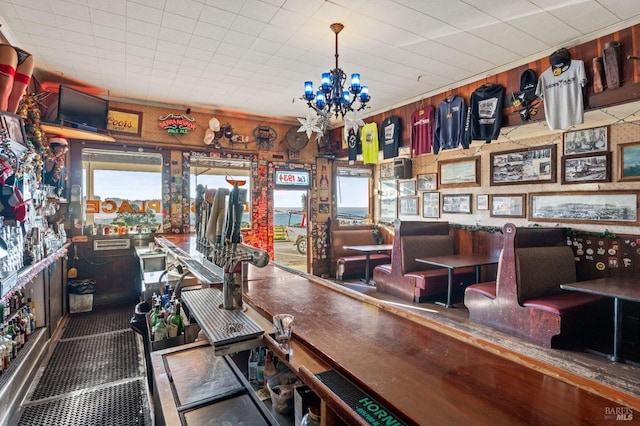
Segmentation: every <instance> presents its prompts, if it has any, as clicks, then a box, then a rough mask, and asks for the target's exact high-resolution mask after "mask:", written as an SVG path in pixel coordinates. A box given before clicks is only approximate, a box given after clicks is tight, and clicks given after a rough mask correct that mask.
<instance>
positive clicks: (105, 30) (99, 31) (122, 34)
mask: <svg viewBox="0 0 640 426" xmlns="http://www.w3.org/2000/svg"><path fill="white" fill-rule="evenodd" d="M93 35H94V36H95V37H96V38H103V39H109V40H112V41H114V42H120V43H123V44H124V43H125V42H126V40H127V32H126V31H125V30H117V29H115V28H110V27H103V26H102V25H93Z"/></svg>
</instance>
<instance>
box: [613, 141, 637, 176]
mask: <svg viewBox="0 0 640 426" xmlns="http://www.w3.org/2000/svg"><path fill="white" fill-rule="evenodd" d="M618 163H619V171H618V181H635V180H640V142H633V143H625V144H621V145H618Z"/></svg>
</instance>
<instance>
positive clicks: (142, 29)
mask: <svg viewBox="0 0 640 426" xmlns="http://www.w3.org/2000/svg"><path fill="white" fill-rule="evenodd" d="M127 31H128V32H131V33H133V34H141V35H144V36H147V37H158V34H160V25H159V24H152V23H151V22H146V21H141V20H139V19H132V18H127Z"/></svg>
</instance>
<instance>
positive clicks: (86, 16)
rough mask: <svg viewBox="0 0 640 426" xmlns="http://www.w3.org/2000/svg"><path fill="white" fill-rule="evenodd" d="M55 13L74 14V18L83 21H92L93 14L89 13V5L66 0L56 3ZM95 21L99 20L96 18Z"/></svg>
mask: <svg viewBox="0 0 640 426" xmlns="http://www.w3.org/2000/svg"><path fill="white" fill-rule="evenodd" d="M55 14H56V15H62V16H72V17H73V18H74V19H79V20H81V21H87V22H89V21H91V15H90V13H89V8H88V7H86V6H79V5H77V4H73V3H69V2H66V1H61V2H58V3H56V8H55ZM93 22H98V21H96V20H94V21H93Z"/></svg>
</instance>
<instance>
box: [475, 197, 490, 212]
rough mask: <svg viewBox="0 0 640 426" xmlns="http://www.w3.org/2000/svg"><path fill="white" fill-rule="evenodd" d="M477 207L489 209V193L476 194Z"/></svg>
mask: <svg viewBox="0 0 640 426" xmlns="http://www.w3.org/2000/svg"><path fill="white" fill-rule="evenodd" d="M476 209H478V210H489V196H488V195H487V194H478V195H477V196H476Z"/></svg>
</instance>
